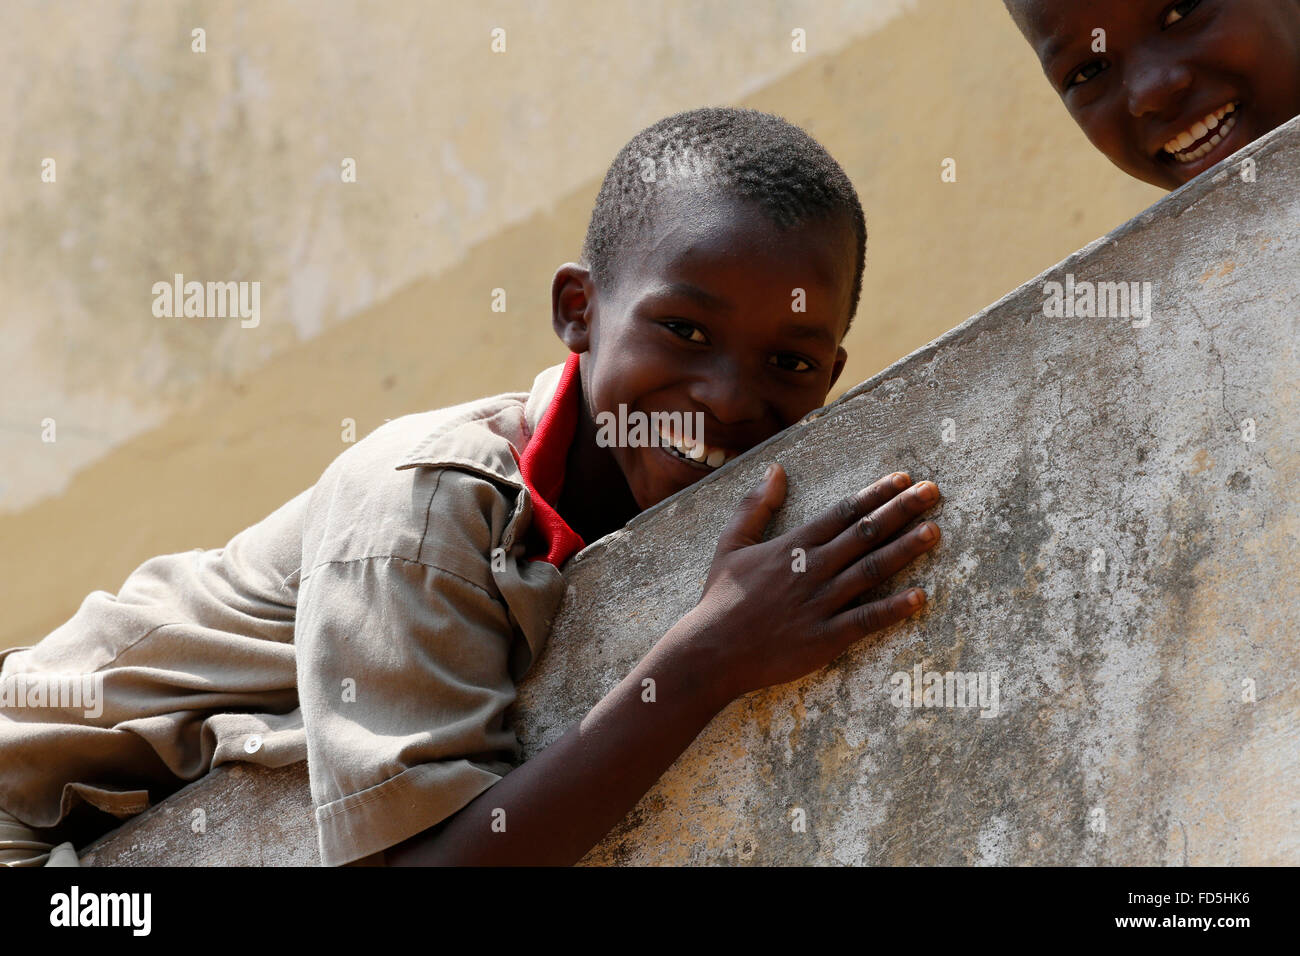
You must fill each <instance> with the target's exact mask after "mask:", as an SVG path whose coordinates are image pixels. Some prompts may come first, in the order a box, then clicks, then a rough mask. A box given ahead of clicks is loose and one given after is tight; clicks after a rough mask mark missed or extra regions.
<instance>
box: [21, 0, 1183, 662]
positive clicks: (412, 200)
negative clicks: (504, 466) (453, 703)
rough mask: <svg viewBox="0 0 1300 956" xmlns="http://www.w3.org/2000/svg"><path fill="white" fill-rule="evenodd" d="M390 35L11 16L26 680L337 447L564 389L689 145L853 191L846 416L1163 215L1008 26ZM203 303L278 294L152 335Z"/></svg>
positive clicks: (258, 21) (575, 19) (599, 12)
mask: <svg viewBox="0 0 1300 956" xmlns="http://www.w3.org/2000/svg"><path fill="white" fill-rule="evenodd" d="M378 9H379V8H377V7H374V6H373V5H371V4H366V3H362V2H352V0H348V2H341V0H335V2H330V3H314V2H313V3H305V2H302V3H291V2H278V3H274V4H251V5H250V4H244V5H238V4H235V5H232V4H228V3H221V2H215V0H194V2H191V3H187V4H182V5H172V4H164V5H159V4H156V3H144V2H139V0H107V2H99V0H96V2H76V0H72V2H67V3H60V4H57V5H37V4H33V5H10V6H9V7H7V8H6V11H5V13H6V18H5V19H6V30H5V31H2V32H0V59H3V60H4V62H6V63H8V64H10V67H11V73H12V74H13V75H14V76H15V77H17V78H18V81H17V82H15V83H13V84H9V85H8V86H6V87H5V89H4V90H3V91H0V129H3V130H5V132H6V133H8V134H9V135H6V136H4V137H0V143H3V150H0V177H3V181H4V184H5V188H4V189H0V249H3V254H2V255H0V295H3V298H4V301H5V304H6V307H5V309H4V311H3V314H2V315H0V336H3V339H4V341H5V348H4V351H3V354H4V356H5V359H6V361H5V362H4V365H3V368H4V375H3V376H0V460H3V461H4V465H5V467H4V468H3V469H0V567H3V568H5V571H6V573H5V574H4V575H0V604H3V606H4V607H5V608H6V613H5V615H4V616H3V618H0V647H10V646H15V645H27V644H32V643H35V642H36V641H37V640H39V639H40V638H41V637H42V636H43V635H45V634H46V633H48V632H49V631H50V630H52V629H53V628H54V627H56V626H57V625H59V624H60V623H61V622H63V621H64V620H66V619H67V618H68V617H69V616H70V615H71V614H72V613H73V612H74V611H75V610H76V608H77V607H78V606H79V605H80V603H81V601H82V599H83V598H84V597H85V595H86V594H87V593H89V592H90V591H92V590H95V589H101V588H102V589H104V590H108V591H116V590H117V589H118V588H119V587H120V586H121V583H122V581H123V580H124V579H125V577H126V576H127V574H129V573H130V571H131V570H132V569H133V568H135V567H136V566H137V565H139V564H140V563H141V562H142V561H144V560H146V559H148V558H150V557H152V556H153V555H155V554H163V553H169V552H175V551H184V550H188V549H191V548H195V547H220V546H221V545H223V544H224V543H225V542H226V541H227V540H229V538H230V537H231V536H232V535H233V534H235V533H236V532H238V531H239V530H240V529H242V528H244V527H246V526H247V525H249V524H252V523H253V522H255V521H257V520H259V519H260V518H262V517H264V516H265V515H266V514H268V513H270V512H271V511H272V510H274V509H275V508H276V507H278V506H279V505H281V504H282V503H284V502H285V501H287V500H288V499H289V498H291V497H293V496H294V495H295V494H297V493H298V492H299V491H301V490H302V489H303V488H305V487H307V486H308V485H310V484H311V483H312V482H314V481H315V480H316V478H317V477H318V476H319V474H320V472H321V470H322V469H323V467H324V466H325V465H326V464H327V463H328V462H329V461H330V460H331V459H332V458H333V457H335V456H336V455H338V454H339V453H340V452H341V451H343V450H344V448H345V446H344V445H343V444H342V441H341V433H342V430H341V428H340V422H341V420H342V419H343V418H352V419H354V420H355V421H356V422H357V429H358V432H359V433H360V434H364V433H365V432H367V431H369V430H370V429H371V428H373V427H375V426H377V425H379V424H380V423H382V422H383V420H384V419H385V418H391V417H395V416H397V415H401V414H404V413H407V412H412V411H420V410H424V409H427V408H436V407H441V406H445V405H449V404H452V403H455V402H460V401H465V400H469V399H473V398H478V397H481V396H483V395H486V394H493V393H496V392H501V391H506V390H513V389H527V387H528V386H529V385H530V384H531V382H532V380H533V376H534V375H535V374H536V373H537V371H538V370H539V369H541V368H543V367H545V366H546V365H550V364H554V363H556V362H559V361H561V360H562V359H563V357H564V349H563V346H561V345H560V343H559V342H558V341H557V340H556V338H555V336H554V334H553V332H552V331H551V327H550V321H549V289H550V279H551V275H552V274H553V272H554V269H555V267H556V266H557V265H559V264H560V263H562V262H564V261H566V260H569V259H572V258H575V257H576V256H577V254H578V251H579V248H580V245H581V242H582V237H583V233H584V230H585V227H586V221H587V217H588V214H589V212H590V208H591V202H592V200H593V198H594V197H595V194H596V190H597V188H598V186H599V183H600V178H601V177H602V176H603V174H604V170H605V168H606V167H607V165H608V164H609V162H610V160H611V159H612V158H613V155H614V153H615V152H616V151H617V149H618V148H619V147H620V146H621V145H622V144H623V143H624V142H625V141H626V140H627V139H628V138H629V137H630V136H632V135H633V134H634V133H635V132H636V131H637V130H638V129H640V128H642V127H643V126H645V125H647V124H649V123H651V122H653V121H654V120H656V119H658V118H659V117H661V116H663V115H665V114H667V113H670V112H673V111H674V110H679V109H686V108H690V107H694V106H700V105H704V104H717V103H738V104H743V105H748V106H755V107H758V108H761V109H767V110H773V111H776V112H779V113H783V114H785V115H787V116H788V117H790V118H791V119H792V120H794V121H796V122H799V123H801V124H803V125H805V126H806V127H807V128H808V129H809V130H810V131H811V132H812V133H813V134H814V135H815V136H817V137H819V138H820V139H821V140H822V141H823V142H824V143H826V145H827V146H828V148H829V149H830V150H831V152H832V153H833V154H834V155H835V156H836V157H838V158H839V160H840V161H841V162H842V164H843V165H844V167H845V168H846V170H847V171H848V172H849V174H850V176H851V177H852V178H853V180H854V182H855V183H856V185H857V187H858V189H859V192H860V193H861V196H862V201H863V204H864V206H865V208H866V211H867V216H868V224H869V228H870V231H871V239H870V249H869V251H868V266H867V274H866V277H865V283H864V289H863V299H862V307H861V309H860V310H859V314H858V317H857V320H856V322H855V324H854V329H853V332H852V333H851V334H850V336H849V338H848V340H847V341H846V343H845V345H846V348H847V349H848V351H849V354H850V359H849V364H848V367H847V368H846V370H845V373H844V375H843V377H842V378H841V384H840V386H839V389H838V390H837V392H836V393H835V394H833V395H832V396H831V397H832V398H833V397H835V395H836V394H838V393H839V392H842V391H843V390H844V389H845V388H847V387H848V386H849V385H851V384H852V383H854V382H859V381H862V380H863V379H865V378H866V377H867V376H869V375H871V374H873V373H875V372H876V371H878V370H879V369H881V368H883V367H885V366H886V365H888V364H889V363H890V362H892V361H894V360H896V359H898V358H900V357H902V356H903V355H905V354H907V353H908V352H910V351H912V350H913V349H915V348H917V347H919V346H921V345H923V344H924V343H925V342H927V341H929V340H930V339H932V338H934V337H935V336H936V335H939V334H940V333H942V332H943V331H945V330H946V329H948V328H950V327H951V326H952V324H953V322H954V321H955V320H956V319H957V318H958V317H960V316H964V315H970V314H971V313H973V312H974V311H975V310H977V309H979V308H980V307H981V306H983V305H984V304H986V303H987V302H989V301H991V300H992V299H993V298H995V297H996V296H998V295H1000V294H1001V293H1002V292H1003V291H1005V290H1006V289H1009V288H1013V287H1014V286H1016V285H1018V284H1019V283H1020V282H1023V281H1024V280H1025V279H1026V278H1028V277H1030V276H1032V275H1034V274H1036V273H1037V272H1039V271H1041V270H1042V269H1043V268H1045V267H1046V266H1048V265H1050V264H1051V263H1052V262H1054V261H1056V260H1057V259H1059V258H1061V257H1062V256H1064V255H1066V254H1068V253H1069V252H1070V251H1071V250H1073V249H1076V248H1078V247H1079V246H1080V245H1082V244H1083V243H1085V242H1088V241H1090V240H1092V239H1093V238H1095V237H1096V236H1098V235H1101V234H1102V233H1103V232H1104V231H1105V230H1107V229H1109V228H1110V227H1111V226H1113V225H1114V224H1115V223H1117V222H1121V221H1123V220H1124V219H1127V218H1128V217H1129V216H1131V215H1133V214H1134V213H1135V212H1137V211H1138V210H1139V209H1141V208H1143V207H1144V206H1146V205H1147V204H1149V203H1150V202H1152V201H1153V200H1154V199H1155V198H1156V197H1157V196H1158V195H1159V194H1158V193H1157V191H1155V190H1154V189H1152V188H1151V187H1148V186H1144V185H1142V184H1140V183H1137V182H1135V181H1132V180H1130V179H1128V178H1127V177H1126V176H1124V175H1122V174H1120V173H1118V172H1117V171H1116V170H1114V169H1113V168H1112V167H1111V166H1110V165H1109V163H1107V161H1106V160H1105V159H1104V158H1102V157H1101V156H1100V155H1099V154H1098V153H1097V152H1096V151H1095V150H1093V149H1092V148H1091V147H1090V146H1089V145H1088V143H1087V140H1086V139H1085V138H1084V137H1083V135H1082V134H1081V133H1080V132H1079V130H1078V129H1076V128H1075V126H1074V125H1073V123H1072V122H1071V121H1070V119H1069V117H1068V116H1067V115H1066V112H1065V110H1064V109H1063V108H1062V107H1061V104H1060V103H1059V102H1058V100H1057V97H1056V96H1055V94H1054V93H1053V92H1052V90H1051V89H1050V87H1049V86H1048V84H1047V83H1046V82H1045V81H1044V79H1043V78H1042V75H1041V73H1040V71H1039V68H1038V64H1037V62H1036V60H1035V59H1034V57H1033V55H1032V54H1031V52H1030V50H1029V48H1028V46H1027V45H1026V44H1025V43H1024V41H1023V40H1022V39H1021V38H1020V36H1019V34H1018V33H1017V31H1016V30H1015V28H1014V26H1013V25H1012V23H1011V21H1010V18H1009V17H1007V16H1006V14H1005V13H1004V12H1003V10H1002V9H1001V8H1000V6H999V5H998V4H997V3H971V2H970V0H850V2H844V3H835V4H828V3H824V2H820V0H747V2H744V3H733V2H715V3H707V4H701V3H697V2H695V0H665V2H662V3H654V4H645V3H638V2H623V3H613V2H602V3H592V2H589V0H554V2H550V3H546V4H517V3H506V2H475V3H437V2H427V0H400V2H393V3H386V4H384V5H383V8H382V11H383V12H382V15H378V14H377V13H375V12H374V11H376V10H378ZM498 24H504V25H505V26H506V27H507V29H508V32H507V52H506V53H505V54H503V55H494V54H492V53H491V52H490V50H489V47H488V42H489V31H490V29H491V28H492V27H493V26H495V25H498ZM198 25H201V26H204V27H205V28H206V30H207V52H206V53H204V54H196V53H193V52H191V50H190V42H191V39H190V31H191V29H193V28H194V27H195V26H198ZM795 28H801V29H804V30H806V32H807V37H808V47H807V53H802V54H801V53H795V52H793V51H792V50H791V47H790V33H791V30H792V29H795ZM940 64H942V66H939V65H940ZM47 156H48V157H52V158H54V159H55V160H56V161H57V163H58V166H57V172H58V180H57V183H54V184H48V183H42V182H41V181H40V163H41V160H42V159H43V158H44V157H47ZM345 156H351V157H353V158H355V159H356V160H357V163H358V167H357V171H358V181H357V182H356V183H354V184H344V183H342V182H340V178H339V163H340V161H341V159H342V157H345ZM947 157H951V158H954V159H955V160H956V161H957V182H955V183H944V182H941V180H940V176H939V173H940V164H941V162H942V160H943V159H944V158H947ZM177 272H180V273H182V274H184V275H186V276H189V277H191V278H195V277H197V278H200V279H202V280H208V279H233V278H239V279H246V280H249V281H259V282H261V283H262V316H261V321H260V323H259V325H258V326H257V327H256V328H247V329H245V328H242V327H240V326H239V325H238V324H237V323H235V322H231V321H226V320H194V319H190V320H180V319H159V318H155V317H154V316H153V314H152V311H151V308H150V306H151V303H152V295H151V287H152V283H153V282H155V281H159V280H160V279H166V278H168V277H170V276H172V275H173V274H175V273H177ZM498 287H500V288H504V289H506V290H507V292H508V311H507V312H506V313H505V314H500V313H493V312H491V311H490V310H489V305H490V301H491V296H490V293H491V290H492V289H494V288H498ZM45 418H53V419H54V420H55V421H56V422H57V441H55V442H52V443H50V442H44V441H42V428H41V422H42V420H43V419H45Z"/></svg>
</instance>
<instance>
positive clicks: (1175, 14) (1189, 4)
mask: <svg viewBox="0 0 1300 956" xmlns="http://www.w3.org/2000/svg"><path fill="white" fill-rule="evenodd" d="M1200 5H1201V0H1182V2H1181V3H1175V4H1174V5H1173V6H1172V7H1170V8H1169V9H1168V11H1166V12H1165V19H1164V22H1163V23H1162V24H1161V27H1170V26H1173V25H1174V24H1175V23H1177V22H1178V21H1179V20H1181V19H1183V17H1185V16H1187V14H1189V13H1191V12H1192V11H1193V10H1195V9H1196V8H1197V7H1199V6H1200Z"/></svg>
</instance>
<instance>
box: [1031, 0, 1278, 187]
mask: <svg viewBox="0 0 1300 956" xmlns="http://www.w3.org/2000/svg"><path fill="white" fill-rule="evenodd" d="M1010 5H1011V7H1012V10H1013V13H1014V15H1015V17H1016V20H1017V22H1018V23H1019V25H1020V27H1021V29H1022V30H1023V31H1024V33H1025V36H1026V37H1027V38H1028V39H1029V42H1030V43H1031V44H1032V45H1033V47H1034V49H1035V51H1036V52H1037V53H1038V56H1039V59H1040V61H1041V62H1042V64H1043V71H1044V72H1045V73H1046V74H1047V76H1048V78H1049V79H1050V80H1051V81H1052V84H1053V85H1054V86H1055V87H1056V89H1057V91H1058V92H1059V93H1060V95H1061V98H1062V100H1063V101H1064V102H1065V105H1066V107H1067V108H1068V109H1069V110H1070V114H1071V115H1072V116H1073V117H1074V119H1075V121H1076V122H1077V123H1078V124H1079V126H1080V127H1081V128H1082V129H1083V131H1084V133H1086V134H1087V136H1088V138H1089V139H1090V140H1091V141H1092V143H1093V144H1094V145H1095V146H1096V147H1097V148H1098V149H1100V150H1101V151H1102V152H1103V153H1104V154H1105V155H1106V156H1107V157H1108V158H1109V159H1110V160H1111V162H1113V163H1114V164H1115V165H1116V166H1118V167H1119V168H1120V169H1122V170H1124V171H1125V172H1127V173H1128V174H1129V175H1131V176H1135V177H1136V178H1138V179H1141V180H1144V181H1146V182H1149V183H1151V184H1153V185H1156V186H1161V187H1164V188H1166V189H1176V188H1177V187H1179V186H1181V185H1183V184H1184V183H1186V182H1189V181H1190V180H1191V179H1193V178H1194V177H1196V176H1197V175H1199V174H1200V173H1202V172H1204V171H1205V170H1206V169H1209V168H1210V167H1211V166H1213V165H1214V164H1216V163H1218V162H1220V161H1221V160H1223V159H1225V158H1227V157H1228V156H1230V155H1232V154H1233V153H1234V152H1236V151H1237V150H1239V149H1241V148H1242V147H1243V146H1245V145H1247V144H1248V143H1250V142H1251V141H1252V140H1255V139H1257V138H1259V137H1260V136H1263V135H1264V134H1265V133H1267V132H1269V131H1270V130H1272V129H1275V128H1276V127H1278V126H1281V125H1282V124H1283V123H1285V122H1287V121H1288V120H1290V119H1291V118H1292V117H1294V116H1296V115H1297V114H1300V0H1181V2H1170V0H1013V2H1012V3H1011V4H1010ZM1098 30H1104V31H1105V37H1104V39H1105V51H1104V52H1099V51H1095V50H1094V45H1095V44H1097V43H1098V42H1099V40H1098V36H1097V35H1096V33H1095V31H1098Z"/></svg>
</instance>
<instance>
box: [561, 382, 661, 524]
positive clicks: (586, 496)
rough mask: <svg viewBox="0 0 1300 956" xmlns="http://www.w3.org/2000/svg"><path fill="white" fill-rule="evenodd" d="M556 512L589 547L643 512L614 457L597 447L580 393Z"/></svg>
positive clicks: (593, 431)
mask: <svg viewBox="0 0 1300 956" xmlns="http://www.w3.org/2000/svg"><path fill="white" fill-rule="evenodd" d="M556 510H557V511H558V512H559V513H560V516H561V517H562V518H563V519H564V520H565V521H566V522H567V523H568V525H569V527H570V528H572V529H573V530H574V531H576V532H577V533H578V534H579V535H581V537H582V540H583V541H584V542H585V543H587V544H591V542H593V541H595V540H596V539H597V538H603V537H604V536H605V535H607V534H609V533H610V532H611V531H617V530H618V529H619V528H621V527H623V525H625V524H627V523H628V522H629V521H631V520H632V519H633V518H634V517H636V515H638V514H639V513H640V511H641V509H640V508H639V507H638V506H637V503H636V498H634V497H633V496H632V491H631V489H630V488H628V486H627V479H625V478H624V477H623V472H622V470H621V469H620V468H619V467H618V462H617V461H615V460H614V456H613V455H612V454H611V453H610V451H609V449H607V448H602V447H600V446H599V445H597V444H596V425H595V422H593V421H592V419H591V415H590V414H589V412H588V410H587V402H586V400H585V399H584V398H583V396H582V393H581V391H579V394H578V423H577V425H576V427H575V428H574V431H573V441H572V442H571V443H570V445H569V453H568V455H567V456H566V457H565V463H564V488H563V490H562V491H561V492H560V500H559V502H557V503H556Z"/></svg>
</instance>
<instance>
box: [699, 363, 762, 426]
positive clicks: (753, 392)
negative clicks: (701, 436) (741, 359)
mask: <svg viewBox="0 0 1300 956" xmlns="http://www.w3.org/2000/svg"><path fill="white" fill-rule="evenodd" d="M689 391H690V396H691V399H692V400H693V401H694V402H695V403H696V404H697V405H699V406H701V407H702V408H703V409H704V410H705V411H707V412H708V414H709V415H710V416H711V417H712V418H713V419H714V420H715V421H717V422H718V423H719V424H722V425H734V424H739V423H740V422H747V421H756V420H758V419H759V418H761V417H762V400H761V398H760V395H759V389H758V385H757V383H755V382H752V381H750V380H749V378H748V377H747V376H745V375H743V374H740V373H738V372H736V371H735V370H730V371H723V370H721V369H717V370H710V372H709V374H708V375H707V377H701V378H698V379H696V380H695V381H694V382H693V383H692V384H691V387H690V390H689ZM706 435H707V432H706Z"/></svg>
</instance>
